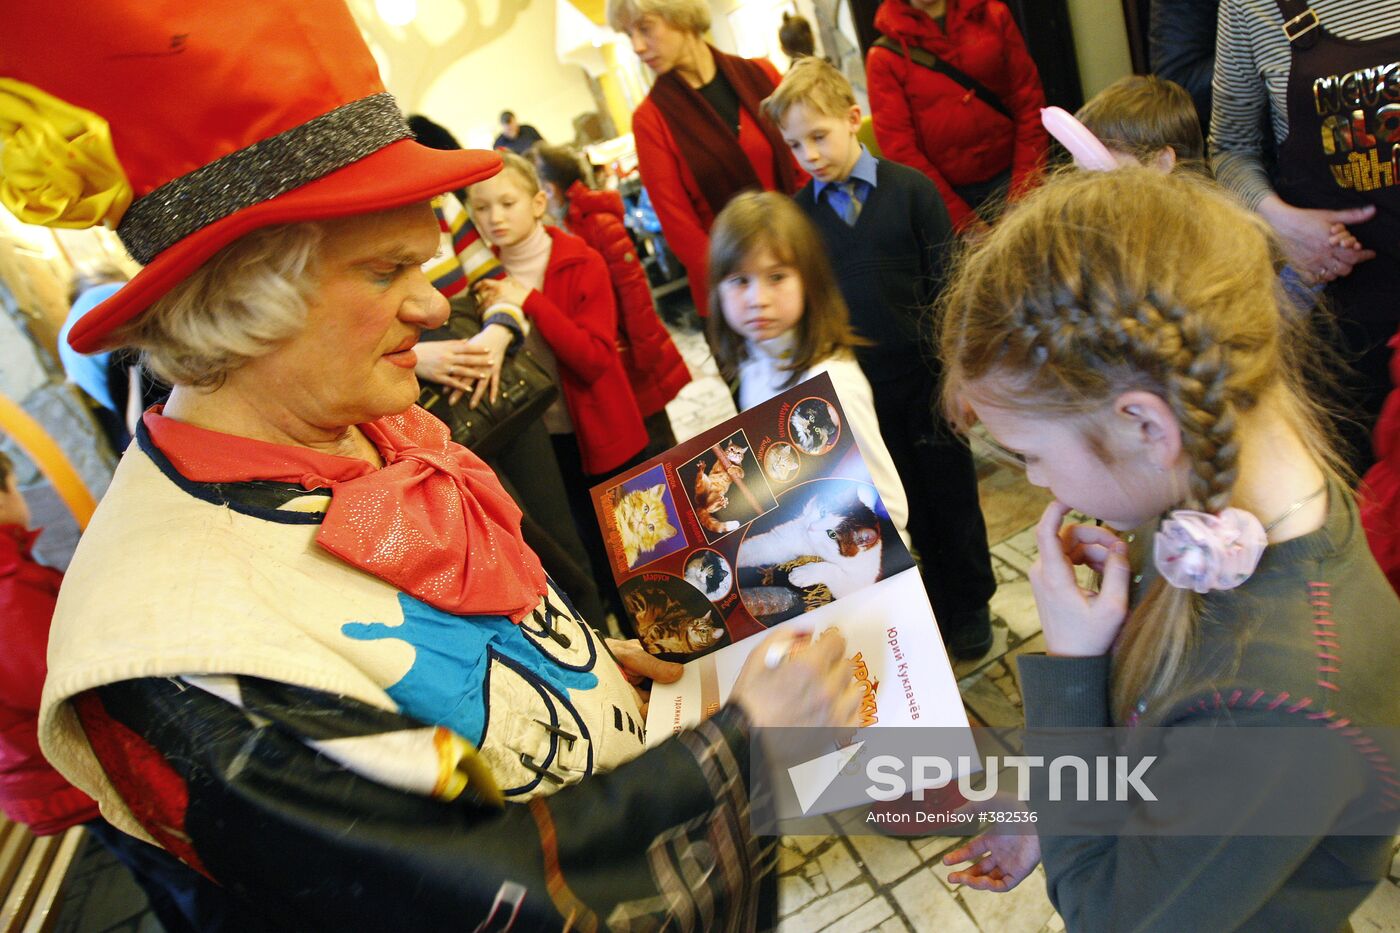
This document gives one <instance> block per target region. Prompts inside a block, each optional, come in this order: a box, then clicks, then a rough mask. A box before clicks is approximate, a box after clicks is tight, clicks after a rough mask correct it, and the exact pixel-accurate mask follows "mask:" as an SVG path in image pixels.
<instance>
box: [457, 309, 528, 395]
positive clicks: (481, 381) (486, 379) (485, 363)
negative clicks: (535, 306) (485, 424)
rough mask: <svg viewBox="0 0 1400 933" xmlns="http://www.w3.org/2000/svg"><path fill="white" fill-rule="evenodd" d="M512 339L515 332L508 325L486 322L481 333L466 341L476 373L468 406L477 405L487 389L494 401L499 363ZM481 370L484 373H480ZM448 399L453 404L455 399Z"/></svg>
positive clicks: (499, 376) (497, 383)
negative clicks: (474, 386)
mask: <svg viewBox="0 0 1400 933" xmlns="http://www.w3.org/2000/svg"><path fill="white" fill-rule="evenodd" d="M514 340H515V333H514V332H513V331H512V330H511V329H510V328H509V327H504V326H502V325H500V324H488V325H487V326H486V327H483V328H482V329H481V333H479V334H477V335H476V336H475V337H473V338H472V339H471V340H468V341H467V352H468V353H469V354H470V356H471V361H472V366H473V367H474V372H476V373H477V374H478V375H477V380H476V390H475V391H474V392H472V398H471V402H470V403H468V407H469V408H475V407H476V406H477V405H479V404H480V403H481V397H482V396H483V395H485V394H486V392H487V390H488V389H489V390H490V392H491V401H493V402H494V401H496V396H497V395H498V394H499V393H500V387H501V365H502V364H503V363H505V360H506V351H507V350H509V349H510V345H511V342H512V341H514ZM483 371H484V373H485V375H480V373H482V372H483ZM459 397H460V396H459ZM449 401H451V402H452V403H454V404H455V403H456V401H457V399H456V398H453V399H450V400H449Z"/></svg>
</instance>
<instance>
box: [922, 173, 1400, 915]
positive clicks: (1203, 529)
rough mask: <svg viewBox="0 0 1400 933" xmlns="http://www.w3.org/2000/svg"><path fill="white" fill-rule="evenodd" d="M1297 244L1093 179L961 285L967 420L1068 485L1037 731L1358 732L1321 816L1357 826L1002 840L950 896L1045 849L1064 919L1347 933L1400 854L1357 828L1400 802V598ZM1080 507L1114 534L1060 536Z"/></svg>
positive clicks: (1064, 188) (1348, 740) (1046, 612)
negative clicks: (1288, 310) (1344, 450)
mask: <svg viewBox="0 0 1400 933" xmlns="http://www.w3.org/2000/svg"><path fill="white" fill-rule="evenodd" d="M1278 256H1279V252H1278V250H1277V247H1276V245H1275V243H1274V242H1273V240H1272V238H1271V237H1270V235H1269V234H1268V232H1267V230H1266V228H1264V227H1263V225H1262V224H1261V223H1260V222H1259V221H1258V220H1257V219H1256V218H1254V217H1253V216H1251V215H1250V214H1249V213H1247V212H1246V211H1245V210H1243V209H1242V208H1240V207H1239V206H1237V205H1236V204H1234V203H1233V202H1231V201H1230V200H1229V199H1228V198H1227V196H1225V195H1223V194H1221V193H1220V192H1219V191H1218V190H1215V189H1212V188H1211V187H1210V186H1208V185H1207V184H1204V183H1202V182H1200V181H1198V180H1196V179H1193V178H1189V177H1185V176H1182V175H1180V174H1176V175H1171V176H1163V175H1159V174H1157V173H1154V172H1151V171H1147V170H1139V169H1136V168H1129V169H1122V170H1119V171H1115V172H1107V173H1079V174H1072V175H1066V176H1064V177H1061V178H1059V179H1057V180H1055V181H1054V182H1052V183H1051V184H1049V185H1047V186H1045V187H1044V188H1043V189H1042V190H1040V191H1038V192H1036V193H1035V194H1033V195H1032V196H1030V197H1029V198H1028V199H1027V200H1026V201H1025V202H1024V204H1023V205H1021V206H1020V207H1018V208H1017V209H1016V210H1014V211H1012V212H1011V213H1010V214H1009V215H1008V216H1007V217H1006V218H1005V219H1004V221H1003V222H1002V223H1001V224H1000V225H999V226H998V227H996V228H995V229H994V230H993V231H992V232H991V233H990V235H989V236H988V237H987V238H986V240H985V241H983V242H982V243H980V244H978V245H977V246H976V247H975V248H974V249H973V250H972V251H971V253H970V254H969V255H967V256H965V257H964V258H963V260H962V265H961V269H960V271H959V273H958V274H957V275H956V277H955V280H954V282H953V284H952V285H951V286H950V287H949V289H948V290H947V291H946V292H945V302H946V303H945V306H944V309H943V318H942V323H941V333H940V350H941V353H942V356H943V359H944V366H945V382H946V386H945V390H944V392H943V398H944V399H946V400H947V403H946V404H947V405H948V406H949V409H950V412H949V413H950V415H952V416H953V417H954V418H955V419H957V420H959V421H960V422H961V423H962V424H963V425H965V426H966V425H969V424H970V423H971V422H973V421H978V422H980V423H981V424H982V425H983V426H984V427H985V429H986V430H987V431H988V432H989V433H990V435H991V436H992V437H993V439H994V440H995V442H996V443H997V444H998V445H1000V446H1001V447H1003V448H1005V450H1006V451H1007V452H1008V453H1009V454H1010V455H1011V456H1013V457H1015V458H1016V459H1018V460H1020V461H1021V462H1022V463H1023V464H1024V465H1025V469H1026V475H1027V478H1028V479H1029V480H1030V481H1031V482H1032V483H1035V484H1036V485H1039V486H1044V487H1047V488H1049V490H1050V491H1051V492H1052V493H1053V494H1054V496H1055V501H1054V502H1053V503H1052V504H1051V505H1050V506H1049V507H1048V508H1047V509H1046V511H1045V514H1044V516H1043V518H1042V519H1041V521H1040V523H1039V525H1038V526H1037V529H1036V537H1037V542H1038V545H1039V549H1040V556H1039V559H1038V560H1037V561H1036V563H1035V565H1034V566H1033V567H1032V569H1031V571H1030V577H1031V585H1032V588H1033V590H1034V594H1035V599H1036V605H1037V609H1038V610H1039V614H1040V620H1041V624H1042V627H1043V629H1044V634H1045V644H1046V653H1045V654H1044V655H1035V656H1026V657H1023V658H1021V660H1020V673H1021V689H1022V691H1023V697H1024V703H1025V714H1026V723H1027V726H1028V728H1031V729H1037V728H1041V727H1102V726H1137V725H1151V726H1159V727H1163V726H1169V727H1178V726H1205V727H1207V728H1211V729H1215V730H1219V729H1227V728H1228V729H1241V730H1242V729H1244V728H1246V727H1277V726H1294V727H1316V728H1319V729H1330V730H1332V731H1330V732H1329V733H1328V734H1327V735H1328V736H1329V738H1328V739H1327V741H1329V742H1330V741H1332V739H1331V738H1330V736H1335V740H1336V743H1337V748H1336V754H1335V756H1333V755H1329V756H1327V757H1326V765H1327V767H1328V768H1329V769H1334V770H1329V779H1330V778H1332V777H1335V778H1336V780H1335V781H1333V782H1332V783H1331V784H1330V786H1331V787H1333V788H1344V789H1345V790H1344V791H1338V792H1337V794H1336V798H1337V799H1328V800H1326V801H1324V802H1322V803H1318V804H1314V805H1315V806H1320V807H1322V809H1323V811H1324V812H1325V813H1326V814H1328V816H1327V817H1326V818H1327V819H1328V820H1331V819H1332V816H1331V814H1335V821H1334V822H1329V823H1327V824H1325V825H1326V826H1327V827H1330V828H1327V829H1326V830H1325V831H1321V832H1318V833H1316V834H1314V835H1312V836H1276V837H1270V838H1263V837H1259V836H1247V835H1233V834H1232V833H1231V830H1232V827H1231V826H1228V825H1221V826H1220V833H1221V835H1220V836H1218V837H1209V838H1206V837H1177V838H1167V837H1162V836H1130V835H1122V836H1101V837H1087V836H1058V837H1052V836H1050V835H1044V836H1042V837H1041V838H1040V839H1039V840H1037V838H1036V837H1035V836H1013V835H1000V834H998V835H988V836H984V837H982V838H981V839H979V840H977V841H975V842H974V843H972V844H971V845H969V846H967V847H964V848H963V849H961V850H959V851H956V852H953V853H951V854H950V855H949V857H948V859H947V860H946V861H948V862H949V863H950V864H952V863H956V862H961V861H967V860H969V859H972V860H974V864H973V865H972V866H971V867H970V868H968V869H965V870H964V871H962V872H959V873H955V874H954V875H952V876H951V877H952V880H953V881H955V882H958V881H961V882H963V883H967V884H970V885H972V886H973V887H977V888H982V889H986V890H1006V889H1008V888H1010V887H1012V886H1014V885H1015V884H1016V883H1017V882H1019V881H1020V880H1021V878H1023V877H1025V875H1026V874H1027V873H1029V871H1030V870H1031V869H1032V868H1033V867H1034V865H1035V863H1036V860H1037V858H1038V856H1039V854H1040V850H1043V854H1044V861H1045V869H1046V879H1047V885H1048V888H1049V892H1050V896H1051V899H1052V900H1053V901H1054V902H1055V905H1056V907H1057V908H1058V909H1059V911H1060V913H1061V914H1062V915H1063V917H1064V919H1065V922H1066V925H1067V927H1068V928H1069V929H1070V930H1098V929H1109V930H1127V929H1133V930H1138V929H1154V930H1156V929H1162V930H1184V929H1197V930H1227V929H1228V930H1235V929H1240V928H1248V929H1267V928H1275V929H1309V930H1335V929H1337V928H1339V927H1342V926H1344V925H1345V922H1346V918H1347V916H1348V915H1349V914H1350V913H1351V911H1352V910H1353V909H1354V908H1355V907H1356V906H1357V905H1358V904H1360V903H1361V901H1362V900H1363V899H1364V898H1365V897H1366V896H1367V894H1368V893H1369V892H1370V890H1371V888H1372V887H1374V885H1375V883H1376V882H1377V881H1379V880H1380V879H1381V878H1383V877H1384V875H1385V871H1386V868H1387V866H1388V864H1389V858H1390V855H1389V852H1390V840H1389V839H1388V838H1385V837H1382V836H1360V835H1342V834H1340V833H1339V832H1338V831H1337V826H1338V825H1339V824H1340V821H1341V820H1342V819H1343V817H1344V815H1346V814H1347V813H1348V809H1347V808H1348V807H1351V806H1353V805H1355V804H1356V802H1357V801H1358V800H1360V799H1362V798H1363V797H1365V798H1366V799H1368V800H1369V799H1371V798H1370V796H1369V795H1374V794H1377V793H1378V794H1381V795H1389V797H1388V799H1391V800H1392V801H1394V800H1400V793H1397V786H1400V785H1397V784H1396V783H1395V778H1394V771H1393V768H1392V764H1393V763H1392V762H1390V761H1388V760H1387V759H1386V758H1385V756H1384V755H1383V754H1381V753H1379V752H1377V751H1375V748H1376V747H1375V746H1374V745H1370V744H1368V743H1369V741H1370V740H1369V739H1368V738H1367V736H1368V735H1369V734H1372V733H1375V732H1376V730H1377V727H1389V726H1394V725H1395V724H1397V723H1398V722H1400V697H1398V696H1397V693H1396V691H1395V690H1394V689H1393V687H1392V684H1393V678H1394V671H1395V669H1396V662H1397V660H1400V601H1397V599H1396V596H1395V594H1394V592H1393V591H1392V590H1391V589H1390V587H1389V585H1388V584H1387V583H1386V580H1385V578H1384V577H1383V576H1382V575H1381V573H1380V571H1379V569H1378V568H1377V566H1376V563H1375V561H1374V559H1373V558H1372V557H1371V555H1370V553H1369V552H1368V551H1367V548H1366V541H1365V538H1364V536H1363V534H1362V530H1361V526H1360V524H1359V522H1358V519H1357V509H1356V504H1355V502H1354V500H1353V498H1352V495H1351V493H1350V492H1349V491H1348V489H1347V486H1346V484H1345V482H1344V481H1343V475H1342V471H1341V470H1340V469H1339V468H1338V466H1337V462H1338V461H1337V458H1336V456H1335V454H1334V453H1333V449H1332V446H1331V442H1330V434H1329V431H1328V429H1327V427H1326V423H1325V418H1324V417H1323V413H1322V412H1320V411H1319V410H1318V408H1317V406H1316V405H1315V404H1314V403H1313V402H1312V401H1310V400H1309V398H1308V397H1307V396H1306V395H1305V394H1304V392H1303V390H1302V389H1301V385H1302V380H1301V378H1300V357H1301V356H1302V355H1303V354H1304V353H1305V352H1307V350H1308V347H1307V345H1306V344H1305V343H1304V342H1303V341H1301V340H1299V339H1297V338H1295V337H1293V336H1292V326H1293V325H1291V324H1290V323H1289V322H1288V321H1287V319H1286V318H1285V316H1284V315H1283V314H1282V313H1281V311H1280V308H1281V307H1283V305H1282V302H1283V301H1284V299H1283V298H1282V296H1281V293H1280V291H1279V286H1278V283H1277V276H1276V275H1275V269H1276V260H1277V258H1278ZM1071 510H1078V511H1079V512H1082V513H1084V514H1086V515H1088V516H1090V517H1092V518H1095V519H1098V520H1100V522H1101V523H1102V524H1071V525H1068V526H1065V527H1062V524H1063V522H1064V519H1065V518H1066V516H1067V515H1068V514H1069V513H1070V512H1071ZM1082 565H1087V566H1089V567H1091V568H1093V570H1095V571H1096V572H1097V573H1099V574H1101V583H1100V584H1099V586H1098V588H1097V589H1096V590H1091V589H1085V588H1084V587H1082V586H1081V584H1080V583H1079V582H1078V581H1077V580H1076V576H1075V569H1076V566H1082ZM1280 734H1281V733H1275V735H1280ZM1254 735H1258V734H1257V733H1255V734H1254ZM1270 747H1271V748H1272V747H1273V746H1270ZM1329 748H1330V746H1329ZM1165 767H1166V768H1167V769H1168V770H1166V771H1165V772H1164V773H1161V774H1159V775H1157V782H1158V783H1161V782H1168V784H1167V786H1169V782H1170V781H1172V780H1173V779H1174V777H1173V775H1174V772H1172V771H1171V770H1170V767H1171V766H1170V764H1168V765H1166V766H1165ZM1265 768H1267V769H1269V773H1268V777H1267V778H1266V779H1263V780H1260V781H1258V782H1257V783H1253V784H1251V783H1250V779H1249V778H1248V777H1245V776H1240V775H1235V774H1234V773H1231V774H1230V775H1228V778H1229V780H1230V781H1232V782H1235V781H1238V786H1236V787H1234V788H1232V789H1234V790H1236V791H1237V792H1239V793H1242V794H1245V795H1246V796H1247V798H1248V799H1247V800H1244V799H1242V805H1241V807H1240V812H1241V814H1242V815H1244V814H1247V813H1256V812H1267V808H1268V807H1270V806H1282V805H1284V803H1285V801H1288V802H1291V801H1292V799H1293V798H1290V797H1288V796H1287V795H1289V794H1297V793H1298V788H1297V787H1290V786H1289V784H1288V781H1287V776H1288V774H1289V765H1288V761H1287V760H1286V758H1283V757H1282V756H1281V757H1280V760H1278V761H1269V762H1261V763H1260V769H1261V771H1262V770H1264V769H1265ZM1188 776H1189V775H1184V774H1175V778H1180V779H1183V780H1184V779H1185V778H1187V777H1188ZM1222 777H1225V776H1224V775H1222ZM1306 790H1307V791H1309V792H1312V791H1313V789H1312V788H1306ZM1318 793H1327V792H1324V791H1318ZM1272 812H1281V811H1272Z"/></svg>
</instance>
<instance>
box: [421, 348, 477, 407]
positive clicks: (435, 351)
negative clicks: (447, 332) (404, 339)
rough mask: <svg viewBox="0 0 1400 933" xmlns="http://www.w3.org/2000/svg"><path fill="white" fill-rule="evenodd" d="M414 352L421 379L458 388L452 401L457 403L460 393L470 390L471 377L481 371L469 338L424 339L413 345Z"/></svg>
mask: <svg viewBox="0 0 1400 933" xmlns="http://www.w3.org/2000/svg"><path fill="white" fill-rule="evenodd" d="M413 352H414V354H415V355H416V356H417V357H418V362H417V363H415V364H413V371H414V372H415V373H417V374H418V378H420V379H427V380H428V381H429V382H436V383H437V384H438V385H444V386H447V387H448V388H450V389H454V390H456V393H457V394H455V395H454V396H453V397H452V398H451V399H449V401H451V402H454V403H455V402H456V401H457V399H458V398H460V397H461V395H460V393H462V392H468V391H471V387H472V380H473V379H474V378H475V377H476V376H477V375H478V373H477V372H476V371H475V369H474V363H475V361H474V359H473V357H472V355H471V353H470V352H469V350H468V345H467V341H465V340H421V341H419V342H418V343H416V344H414V346H413ZM476 368H479V367H476Z"/></svg>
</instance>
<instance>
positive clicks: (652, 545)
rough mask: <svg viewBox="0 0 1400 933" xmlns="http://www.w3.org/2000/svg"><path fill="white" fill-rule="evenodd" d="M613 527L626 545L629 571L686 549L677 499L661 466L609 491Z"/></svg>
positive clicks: (625, 556)
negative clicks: (678, 515) (677, 508)
mask: <svg viewBox="0 0 1400 933" xmlns="http://www.w3.org/2000/svg"><path fill="white" fill-rule="evenodd" d="M606 495H607V497H608V498H610V499H611V501H612V502H613V505H612V509H611V511H612V525H613V527H615V528H616V529H617V536H618V539H619V540H620V542H621V544H622V553H623V558H624V559H625V560H626V561H627V569H628V570H634V569H636V568H637V567H641V566H643V565H645V564H649V563H651V562H652V561H654V560H659V559H661V558H662V557H665V556H666V555H667V554H674V553H675V552H676V551H679V550H681V549H682V548H684V547H686V545H687V544H688V543H689V542H687V541H686V537H685V533H684V532H683V531H681V529H680V524H681V523H680V519H679V518H678V517H677V514H676V502H675V498H674V497H673V496H672V495H671V490H670V487H669V486H668V485H667V483H666V470H665V467H664V466H662V465H660V464H658V465H656V466H654V467H652V468H651V469H649V470H647V471H645V472H643V473H639V474H638V475H636V476H634V477H632V478H631V479H628V480H624V481H623V482H622V483H620V484H618V485H617V486H614V487H613V488H611V489H609V490H608V491H607V493H606Z"/></svg>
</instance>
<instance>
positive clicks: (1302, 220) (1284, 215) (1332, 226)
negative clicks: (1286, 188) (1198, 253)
mask: <svg viewBox="0 0 1400 933" xmlns="http://www.w3.org/2000/svg"><path fill="white" fill-rule="evenodd" d="M1259 213H1260V214H1261V215H1262V216H1263V217H1264V219H1265V220H1267V221H1268V222H1269V226H1271V227H1273V228H1274V231H1275V232H1276V233H1278V235H1279V236H1280V237H1281V238H1282V240H1283V249H1284V252H1285V253H1286V254H1287V256H1288V261H1289V263H1290V264H1292V266H1293V268H1295V269H1297V270H1298V272H1299V273H1301V274H1302V275H1303V276H1304V277H1305V278H1306V279H1308V280H1309V281H1310V282H1331V281H1334V280H1336V279H1339V278H1341V277H1342V276H1344V275H1349V274H1350V273H1351V270H1352V269H1353V268H1354V267H1355V266H1356V265H1357V264H1358V263H1363V262H1366V261H1367V260H1370V259H1374V258H1375V256H1376V252H1375V250H1370V249H1364V248H1363V247H1362V246H1361V244H1360V242H1358V241H1357V239H1356V237H1354V236H1351V235H1350V233H1349V231H1347V227H1348V226H1349V225H1350V224H1359V223H1365V222H1366V221H1368V220H1370V219H1371V218H1372V217H1374V216H1375V214H1376V208H1375V206H1374V205H1369V204H1368V205H1366V206H1365V207H1353V208H1349V209H1347V210H1343V211H1329V210H1317V209H1312V208H1303V207H1294V206H1293V205H1291V204H1289V203H1287V202H1286V201H1284V200H1283V199H1282V198H1280V197H1279V196H1278V195H1270V196H1269V197H1267V198H1265V199H1264V200H1263V201H1262V202H1260V204H1259ZM1339 227H1340V228H1341V229H1340V231H1339V230H1338V228H1339ZM1343 234H1345V235H1343Z"/></svg>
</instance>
